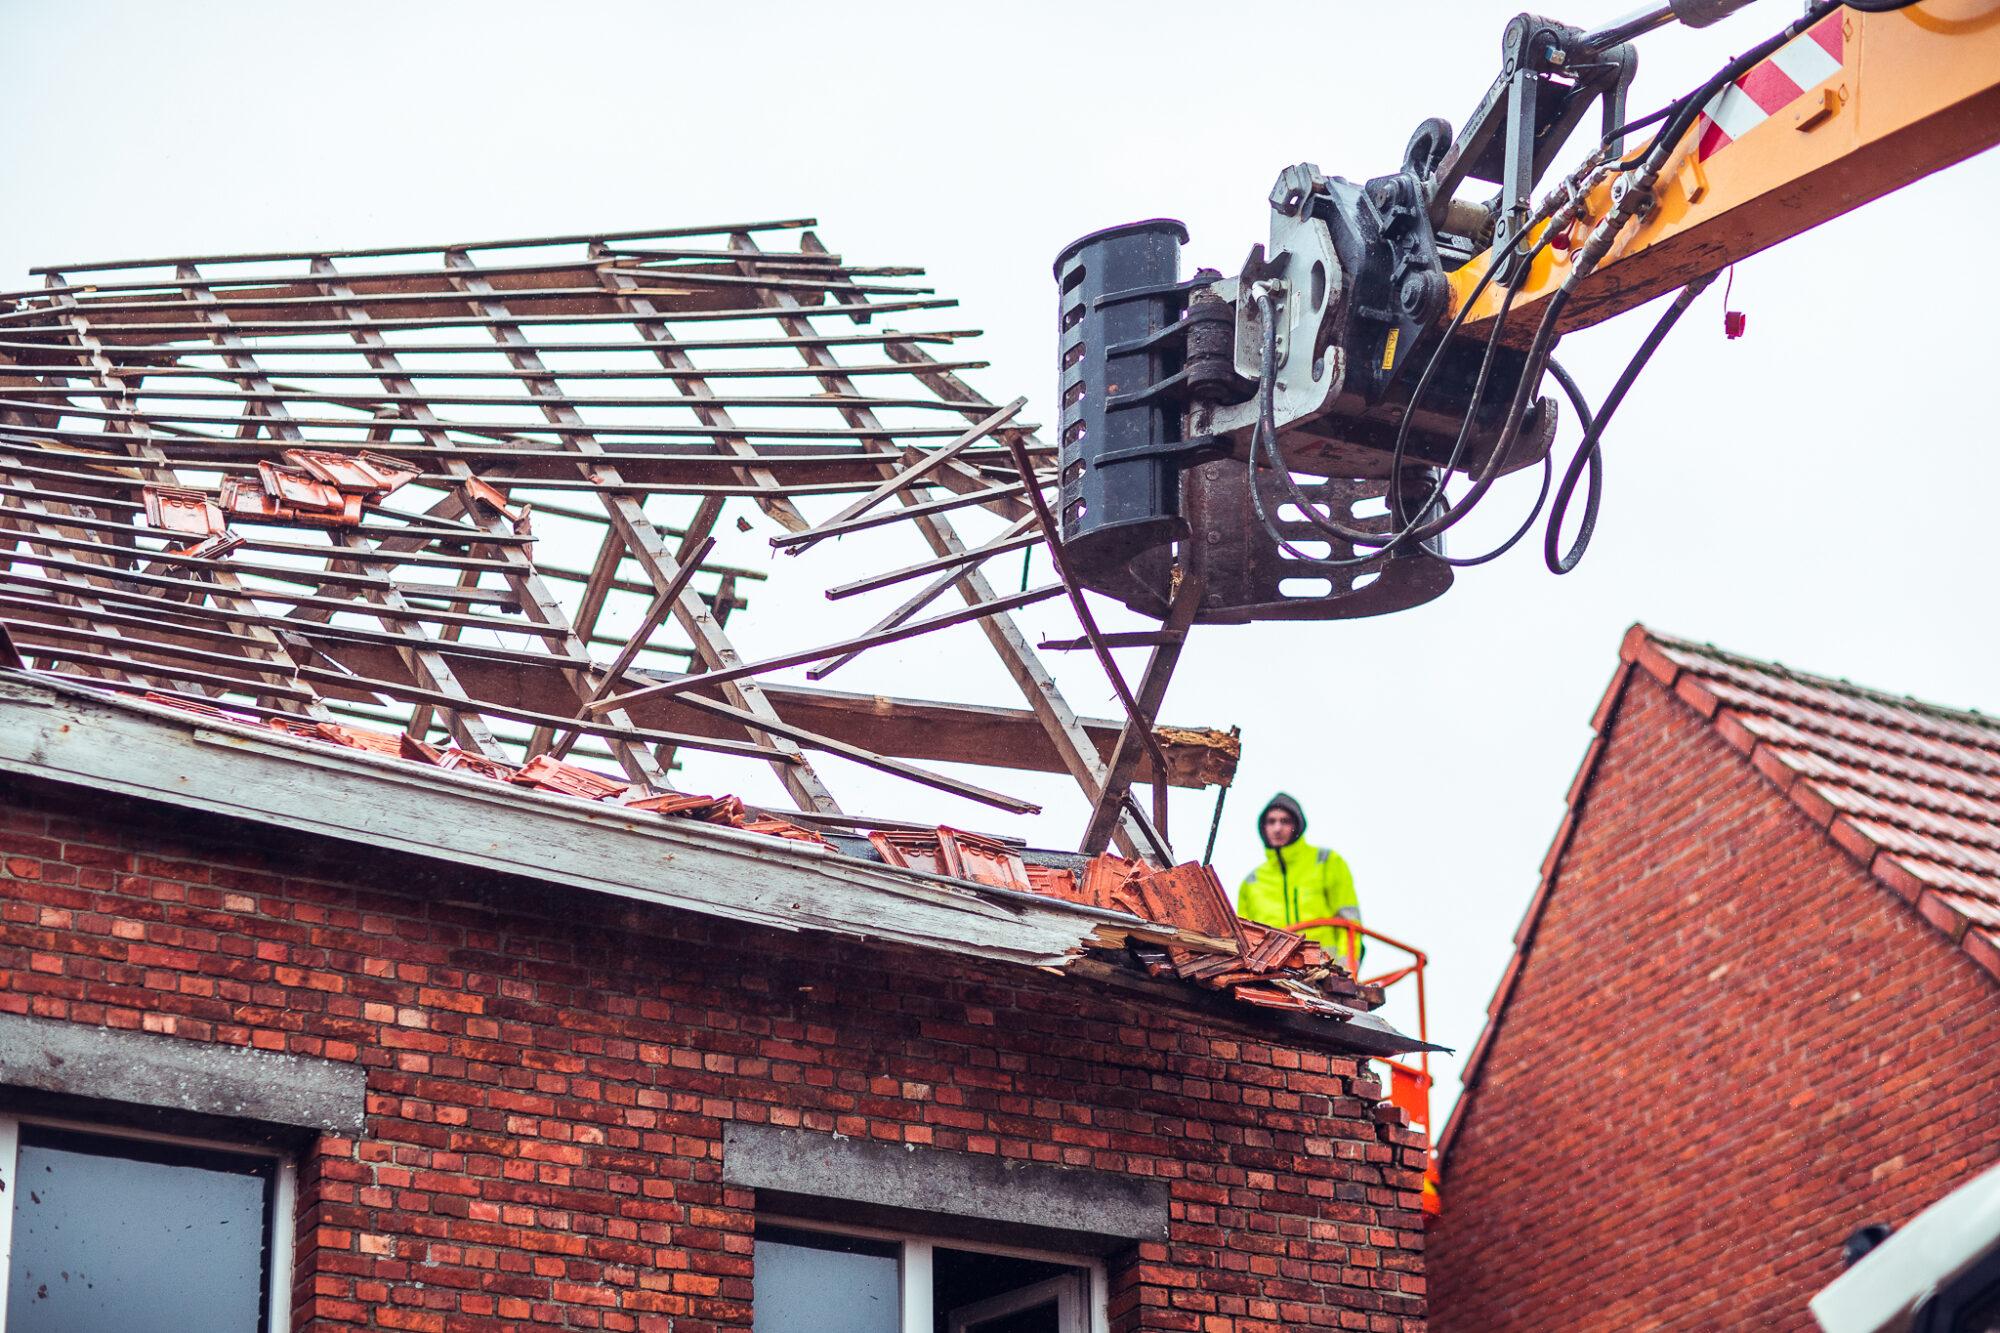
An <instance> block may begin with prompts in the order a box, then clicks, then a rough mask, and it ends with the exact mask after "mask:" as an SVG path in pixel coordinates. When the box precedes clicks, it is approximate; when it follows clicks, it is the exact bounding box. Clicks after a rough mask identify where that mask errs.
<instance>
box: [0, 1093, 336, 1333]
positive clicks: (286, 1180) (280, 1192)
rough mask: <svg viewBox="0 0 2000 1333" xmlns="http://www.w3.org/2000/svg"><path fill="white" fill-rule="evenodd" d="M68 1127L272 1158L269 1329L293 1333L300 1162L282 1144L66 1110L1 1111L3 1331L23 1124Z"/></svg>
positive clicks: (2, 1332)
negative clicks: (103, 1120)
mask: <svg viewBox="0 0 2000 1333" xmlns="http://www.w3.org/2000/svg"><path fill="white" fill-rule="evenodd" d="M23 1125H31V1126H34V1127H35V1128H38V1129H54V1130H63V1131H67V1132H70V1133H76V1134H89V1135H91V1136H93V1137H95V1138H100V1139H130V1140H133V1141H135V1142H139V1143H158V1144H163V1145H166V1146H169V1147H175V1148H188V1149H192V1150H194V1151H197V1152H214V1153H223V1154H227V1155H230V1156H235V1157H262V1158H267V1159H269V1160H270V1161H271V1162H272V1164H273V1170H272V1175H271V1205H270V1218H269V1226H270V1234H269V1236H268V1238H267V1240H266V1242H265V1243H266V1245H267V1246H268V1248H269V1251H270V1292H269V1294H268V1299H267V1301H266V1303H265V1309H264V1328H265V1330H266V1333H291V1328H292V1268H293V1261H294V1259H295V1257H296V1256H295V1253H294V1250H295V1247H296V1245H297V1235H298V1233H297V1218H296V1214H297V1212H298V1198H299V1178H298V1166H297V1164H296V1163H295V1162H294V1161H293V1160H292V1157H291V1155H290V1154H289V1153H287V1152H286V1151H285V1150H283V1149H282V1148H275V1147H269V1146H266V1145H263V1144H249V1143H231V1142H229V1141H228V1140H226V1139H208V1138H194V1137H190V1136H188V1135H185V1134H163V1133H159V1132H157V1131H153V1130H146V1129H134V1128H132V1127H130V1126H128V1125H104V1124H99V1123H96V1122H94V1121H90V1120H77V1119H74V1118H71V1117H67V1116H52V1115H32V1114H28V1115H22V1114H15V1113H13V1112H0V1191H4V1192H0V1333H7V1298H6V1291H7V1286H6V1284H7V1282H8V1280H9V1279H10V1278H11V1276H12V1274H13V1271H14V1199H15V1186H16V1177H17V1176H18V1175H19V1173H20V1165H21V1127H22V1126H23Z"/></svg>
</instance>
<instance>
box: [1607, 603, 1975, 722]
mask: <svg viewBox="0 0 2000 1333" xmlns="http://www.w3.org/2000/svg"><path fill="white" fill-rule="evenodd" d="M1634 632H1638V633H1643V634H1644V635H1645V637H1646V638H1648V639H1650V640H1652V641H1653V642H1654V643H1656V644H1659V645H1660V646H1661V647H1664V648H1672V649H1676V650H1678V651H1681V652H1686V653H1693V654H1697V655H1699V656H1702V657H1707V658H1712V659H1714V660H1716V661H1719V662H1726V663H1728V664H1729V665H1731V666H1736V667H1742V668H1744V669H1746V670H1749V671H1754V672H1756V673H1758V674H1759V675H1765V676H1769V675H1778V676H1782V677H1784V678H1785V679H1787V680H1790V681H1795V682H1797V683H1799V684H1801V685H1809V686H1814V687H1817V688H1819V689H1826V690H1832V691H1834V692H1835V693H1838V694H1845V695H1849V696H1851V697H1853V698H1856V699H1866V700H1869V701H1871V702H1874V703H1878V704H1882V705H1884V706H1886V707H1889V708H1894V709H1897V710H1898V711H1908V712H1914V713H1918V714H1921V715H1923V716H1925V717H1929V718H1934V719H1936V720H1938V721H1941V722H1956V723H1961V724H1963V725H1966V726H1971V727H1977V728H1980V729H1981V730H1984V731H1988V732H1991V733H1992V743H1993V745H1995V746H1996V747H2000V717H1994V716H1991V715H1988V714H1986V713H1982V712H1980V711H1979V710H1978V709H1976V708H1952V707H1950V706H1948V705H1946V704H1939V703H1932V702H1931V701H1930V700H1928V699H1919V698H1917V697H1916V696H1915V695H1910V694H1894V693H1892V692H1890V691H1888V690H1878V689H1876V688H1875V687H1873V686H1872V685H1857V684H1856V683H1854V682H1853V681H1851V680H1849V679H1847V678H1846V677H1845V676H1821V675H1817V674H1815V673H1813V672H1810V671H1800V670H1798V669H1797V668H1796V667H1790V666H1786V665H1785V664H1784V663H1783V662H1777V661H1768V662H1767V661H1764V660H1763V659H1761V658H1756V657H1748V656H1745V655H1744V654H1742V653H1736V652H1731V651H1729V650H1728V649H1726V648H1718V647H1716V646H1715V645H1714V644H1713V643H1707V642H1701V641H1697V640H1694V639H1683V638H1680V637H1679V636H1677V635H1672V634H1662V633H1660V632H1659V631H1658V630H1653V629H1648V628H1646V627H1645V626H1644V625H1634V626H1633V627H1632V629H1631V630H1628V631H1627V632H1626V633H1627V637H1628V638H1629V637H1630V636H1631V634H1632V633H1634Z"/></svg>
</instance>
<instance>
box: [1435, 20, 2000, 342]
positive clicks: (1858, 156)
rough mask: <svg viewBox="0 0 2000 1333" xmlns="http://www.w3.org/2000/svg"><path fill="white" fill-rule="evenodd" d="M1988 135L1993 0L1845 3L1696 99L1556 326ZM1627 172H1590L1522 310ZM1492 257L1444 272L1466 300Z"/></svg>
mask: <svg viewBox="0 0 2000 1333" xmlns="http://www.w3.org/2000/svg"><path fill="white" fill-rule="evenodd" d="M1996 142H2000V3H1995V0H1926V3H1924V4H1921V5H1912V6H1909V7H1907V8H1903V9H1897V10H1892V11H1888V12H1883V13H1867V12H1863V11H1859V10H1855V9H1850V8H1848V7H1846V6H1844V5H1843V6H1841V7H1840V8H1838V9H1836V10H1834V11H1833V12H1832V13H1830V14H1828V15H1826V16H1825V17H1824V18H1821V19H1819V20H1818V21H1817V22H1815V23H1812V24H1810V25H1808V26H1807V29H1806V31H1804V32H1801V33H1800V34H1799V35H1798V36H1796V37H1793V38H1791V39H1790V40H1789V41H1787V42H1786V43H1785V44H1784V45H1783V46H1782V47H1780V49H1779V50H1777V51H1776V52H1774V53H1773V54H1771V55H1770V56H1767V57H1765V58H1764V59H1762V60H1760V61H1758V62H1757V63H1756V64H1755V65H1754V66H1753V67H1752V68H1751V69H1750V70H1748V71H1746V72H1745V73H1744V74H1743V75H1741V76H1740V77H1738V78H1735V79H1732V80H1730V81H1729V82H1728V84H1727V85H1726V86H1725V87H1724V88H1723V89H1722V90H1720V91H1718V92H1717V93H1715V94H1714V95H1713V96H1712V97H1711V98H1709V99H1708V101H1707V102H1705V103H1704V104H1703V106H1702V108H1701V111H1700V113H1699V114H1698V115H1697V116H1696V118H1695V122H1694V125H1693V127H1692V128H1691V130H1690V132H1689V133H1688V135H1687V136H1686V138H1685V139H1684V140H1683V141H1682V142H1681V143H1680V144H1678V145H1676V147H1675V149H1674V151H1673V155H1672V157H1671V159H1670V160H1669V162H1668V163H1667V166H1666V169H1665V170H1664V171H1663V172H1662V174H1661V179H1660V181H1659V184H1658V186H1657V187H1656V201H1655V202H1654V204H1653V206H1652V208H1651V209H1650V211H1648V212H1647V213H1646V214H1645V215H1644V216H1643V217H1641V218H1639V219H1637V220H1636V221H1634V222H1633V223H1631V224H1629V225H1628V227H1627V229H1626V230H1625V231H1624V233H1623V234H1621V235H1620V236H1619V237H1618V239H1617V241H1616V243H1615V246H1614V248H1613V249H1612V250H1611V251H1610V252H1609V253H1608V254H1607V255H1606V256H1605V258H1604V259H1602V260H1601V261H1599V263H1598V264H1597V267H1596V269H1595V271H1594V272H1592V273H1591V274H1589V275H1588V276H1587V277H1586V278H1585V279H1583V280H1582V281H1581V282H1579V283H1578V285H1577V287H1576V289H1575V293H1574V296H1573V298H1572V299H1571V300H1570V301H1569V303H1568V304H1567V306H1566V308H1565V309H1564V311H1563V314H1562V317H1561V319H1560V321H1559V323H1558V325H1557V328H1558V331H1559V332H1563V333H1567V332H1571V331H1573V330H1576V329H1580V328H1584V327H1587V326H1589V325H1592V324H1596V323H1598V322H1600V321H1602V320H1606V319H1609V318H1611V317H1612V316H1613V315H1617V314H1621V313H1623V312H1624V311H1626V310H1630V309H1632V308H1633V307H1634V306H1637V305H1640V304H1643V303H1644V302H1646V301H1649V300H1651V299H1652V298H1654V297H1655V296H1658V295H1660V294H1661V293H1663V292H1667V291H1671V290H1673V289H1674V288H1676V287H1681V286H1685V285H1686V284H1687V283H1689V282H1691V281H1693V280H1695V279H1697V278H1700V277H1702V276H1705V275H1709V274H1714V273H1717V272H1719V271H1721V270H1722V269H1723V268H1726V267H1728V266H1729V265H1730V264H1732V263H1734V262H1736V261H1737V260H1740V259H1744V258H1746V257H1748V256H1750V255H1753V254H1756V253H1757V252H1758V251H1760V250H1764V249H1767V248H1768V247H1770V246H1773V245H1776V244H1778V243H1779V242H1780V241H1785V240H1789V239H1790V238H1791V237H1793V236H1796V235H1798V234H1799V233H1800V232H1802V231H1805V230H1807V229H1809V228H1811V227H1816V226H1818V225H1819V224H1820V223H1822V222H1825V221H1827V220H1828V219H1830V218H1834V217H1838V216H1839V215H1840V214H1842V213H1845V212H1848V211H1850V210H1852V209H1855V208H1858V207H1860V206H1861V205H1863V204H1865V203H1868V202H1869V201H1870V200H1873V199H1877V198H1880V197H1881V196H1882V195H1885V194H1888V193H1889V192H1890V191H1892V190H1897V189H1900V188H1902V187H1903V186H1905V185H1908V184H1910V183H1911V182H1913V181H1917V180H1921V179H1923V178H1924V177H1925V176H1928V175H1930V174H1931V173H1933V172H1936V171H1941V170H1943V169H1944V168H1945V167H1948V166H1951V165H1952V164H1953V163H1955V162H1959V161H1962V160H1964V159H1965V158H1967V157H1970V156H1972V155H1973V154H1974V153H1977V152H1979V151H1980V150H1981V149H1983V148H1988V147H1991V146H1992V145H1993V144H1994V143H1996ZM1636 151H1637V150H1635V152H1636ZM1620 174H1621V173H1616V172H1608V173H1605V174H1604V175H1602V176H1601V177H1600V178H1598V179H1597V180H1595V182H1594V183H1593V185H1592V187H1591V189H1590V190H1589V191H1588V193H1587V194H1586V195H1585V196H1584V198H1583V200H1582V203H1581V207H1580V208H1579V209H1578V210H1577V213H1576V216H1575V218H1574V219H1573V220H1572V221H1570V222H1569V224H1568V233H1569V234H1568V235H1567V236H1566V237H1564V238H1562V239H1561V240H1559V241H1558V242H1557V243H1556V244H1554V245H1552V246H1551V247H1550V248H1549V249H1548V250H1547V251H1545V252H1544V253H1543V254H1542V255H1541V256H1539V257H1538V259H1537V261H1536V263H1535V264H1534V265H1532V266H1531V268H1530V270H1529V272H1528V273H1527V274H1526V275H1525V276H1524V278H1523V279H1522V280H1521V281H1520V283H1519V284H1518V288H1517V291H1516V294H1515V297H1514V308H1515V309H1516V310H1517V311H1520V312H1522V313H1523V314H1526V313H1528V312H1529V311H1531V310H1532V309H1533V308H1534V305H1535V303H1536V302H1537V301H1539V300H1542V299H1543V298H1545V297H1547V296H1548V295H1549V294H1550V293H1551V292H1553V291H1554V290H1555V289H1556V288H1557V287H1559V286H1560V285H1561V284H1562V283H1563V282H1564V281H1565V280H1566V279H1567V278H1568V276H1569V268H1570V258H1571V256H1572V255H1574V254H1575V253H1576V248H1577V247H1578V246H1580V245H1581V244H1582V243H1583V241H1584V239H1585V237H1586V234H1587V232H1588V230H1589V229H1590V227H1591V226H1592V224H1593V220H1598V221H1601V220H1602V219H1604V218H1605V217H1607V216H1608V215H1609V214H1610V212H1611V208H1612V191H1613V189H1614V187H1615V185H1616V181H1617V180H1618V179H1619V176H1620ZM1967 221H1968V223H1970V224H1972V225H1977V220H1973V219H1968V220H1967ZM1943 230H1944V229H1943V228H1940V231H1941V232H1942V231H1943ZM1490 259H1491V256H1487V257H1485V258H1484V259H1482V261H1481V262H1478V263H1473V264H1468V265H1466V266H1464V267H1461V268H1459V269H1458V270H1457V271H1456V272H1454V273H1452V274H1451V275H1449V280H1450V281H1451V283H1452V288H1453V294H1454V296H1455V297H1456V298H1457V299H1458V300H1459V301H1460V302H1463V301H1464V299H1465V296H1466V295H1467V293H1469V292H1470V290H1471V289H1472V287H1473V286H1474V284H1475V283H1476V281H1477V278H1478V272H1479V271H1480V269H1481V267H1482V264H1483V263H1485V262H1490ZM1502 295H1503V293H1502V292H1501V291H1499V290H1496V289H1495V287H1493V286H1492V285H1489V286H1488V288H1487V290H1486V292H1485V293H1483V294H1482V295H1481V297H1480V299H1479V301H1478V302H1477V303H1475V304H1474V305H1473V308H1472V309H1471V310H1470V311H1469V312H1468V318H1467V320H1466V323H1467V325H1468V327H1469V328H1471V329H1473V330H1475V331H1476V330H1477V329H1478V328H1479V327H1481V326H1482V325H1484V323H1485V322H1486V321H1487V320H1490V319H1491V318H1492V317H1493V316H1494V314H1495V313H1496V312H1497V311H1498V309H1499V305H1500V301H1501V299H1502ZM1521 336H1525V335H1521Z"/></svg>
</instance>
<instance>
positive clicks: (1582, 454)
mask: <svg viewBox="0 0 2000 1333" xmlns="http://www.w3.org/2000/svg"><path fill="white" fill-rule="evenodd" d="M1714 281H1715V275H1714V274H1713V273H1710V274H1707V275H1706V276H1704V277H1700V278H1696V279H1695V280H1694V281H1693V282H1690V283H1689V284H1688V285H1687V286H1685V287H1683V288H1681V290H1680V294H1679V295H1677V296H1675V297H1674V299H1673V302H1672V304H1670V305H1669V306H1668V307H1667V308H1666V309H1665V310H1663V311H1662V312H1660V317H1659V319H1658V320H1656V321H1654V323H1653V327H1652V330H1651V331H1650V332H1648V333H1647V334H1646V338H1645V341H1644V342H1642V343H1640V344H1639V350H1638V351H1636V352H1634V353H1632V359H1631V360H1630V361H1627V362H1626V363H1625V369H1624V370H1623V371H1621V372H1620V373H1619V376H1618V382H1617V383H1615V384H1613V385H1612V386H1611V392H1610V393H1608V394H1606V395H1604V403H1603V405H1602V406H1600V407H1599V408H1598V409H1597V417H1596V419H1595V420H1594V421H1589V420H1588V418H1587V417H1586V420H1587V421H1588V425H1587V426H1586V428H1585V431H1584V439H1583V443H1582V444H1581V445H1579V446H1577V451H1576V457H1575V458H1572V459H1571V460H1570V464H1569V468H1568V470H1567V471H1565V472H1564V473H1563V480H1562V486H1561V487H1560V488H1559V489H1558V490H1557V491H1556V503H1555V507H1554V508H1553V509H1552V510H1551V511H1550V513H1549V526H1548V532H1547V535H1546V537H1545V538H1544V540H1543V542H1542V560H1543V563H1545V564H1546V565H1547V566H1548V567H1549V570H1550V572H1552V573H1556V574H1567V573H1569V572H1570V571H1571V570H1572V569H1575V568H1576V566H1577V562H1578V561H1580V560H1582V559H1583V552H1584V548H1586V547H1587V546H1589V545H1590V538H1591V534H1592V533H1593V532H1594V531H1595V529H1596V527H1597V504H1598V496H1599V488H1600V475H1601V469H1602V467H1603V464H1602V462H1601V461H1599V460H1598V457H1597V455H1598V449H1599V446H1600V444H1601V443H1602V441H1603V438H1604V431H1605V428H1606V427H1607V426H1609V425H1610V424H1611V418H1612V416H1613V414H1614V413H1616V412H1617V411H1618V405H1619V404H1620V403H1622V402H1624V401H1625V395H1626V394H1627V393H1629V392H1630V391H1631V388H1632V386H1633V384H1635V383H1637V382H1638V379H1639V372H1640V371H1642V370H1644V369H1645V368H1646V363H1647V362H1648V361H1651V360H1652V359H1653V353H1654V352H1656V351H1658V350H1659V348H1660V344H1661V343H1662V342H1664V341H1666V337H1667V334H1668V333H1669V332H1670V331H1672V329H1673V327H1674V325H1675V324H1677V323H1678V322H1680V317H1681V316H1682V315H1683V314H1685V313H1686V312H1687V308H1688V307H1689V306H1691V305H1693V304H1694V300H1695V298H1696V297H1697V296H1700V295H1701V294H1702V292H1703V291H1705V290H1706V289H1707V287H1708V284H1710V283H1711V282H1714ZM1550 364H1551V368H1552V369H1553V368H1555V367H1554V363H1553V362H1551V363H1550ZM1567 379H1568V373H1567V372H1559V382H1560V381H1563V380H1567ZM1565 387H1566V388H1567V387H1570V386H1569V385H1565ZM1583 410H1584V409H1583V408H1582V406H1581V405H1580V404H1579V406H1578V411H1579V412H1582V411H1583ZM1585 460H1590V468H1591V476H1590V492H1589V494H1588V495H1587V496H1586V498H1585V500H1584V516H1583V523H1582V525H1581V527H1580V528H1579V529H1578V531H1577V534H1576V541H1575V542H1574V543H1573V544H1572V545H1571V547H1570V549H1569V550H1568V551H1566V552H1564V553H1563V554H1562V555H1560V556H1558V555H1557V554H1556V545H1557V543H1558V541H1559V540H1560V532H1561V521H1562V516H1563V512H1564V510H1566V509H1567V508H1568V507H1569V500H1570V496H1571V494H1572V493H1573V492H1574V491H1575V490H1576V482H1577V475H1578V472H1579V471H1580V469H1581V467H1582V466H1583V463H1584V461H1585Z"/></svg>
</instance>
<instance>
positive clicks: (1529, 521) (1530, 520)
mask: <svg viewBox="0 0 2000 1333" xmlns="http://www.w3.org/2000/svg"><path fill="white" fill-rule="evenodd" d="M1554 476H1555V464H1554V462H1553V461H1552V458H1551V455H1549V454H1543V455H1542V488H1541V490H1540V491H1538V492H1537V493H1536V495H1535V503H1534V507H1533V508H1531V509H1529V510H1528V516H1527V517H1526V518H1524V519H1522V520H1521V526H1520V527H1518V528H1516V529H1514V535H1513V536H1511V537H1509V538H1508V539H1507V540H1506V541H1504V542H1501V543H1500V544H1499V545H1498V546H1496V547H1494V548H1493V549H1492V550H1490V551H1488V552H1486V553H1485V554H1484V555H1467V556H1455V555H1445V554H1443V553H1439V554H1438V555H1437V557H1436V558H1437V559H1439V560H1442V561H1443V562H1444V563H1445V564H1447V565H1452V566H1454V567H1456V568H1459V569H1469V568H1471V567H1472V566H1474V565H1483V564H1486V563H1487V562H1488V561H1491V560H1498V559H1499V558H1500V557H1501V556H1503V555H1505V554H1507V552H1509V551H1511V550H1513V549H1514V548H1515V546H1517V545H1519V544H1520V541H1521V538H1523V537H1525V536H1527V535H1528V529H1530V528H1532V527H1534V526H1535V520H1536V519H1538V518H1540V517H1541V516H1542V506H1543V505H1544V504H1546V503H1547V502H1548V498H1549V482H1550V481H1551V480H1552V479H1553V478H1554Z"/></svg>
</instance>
